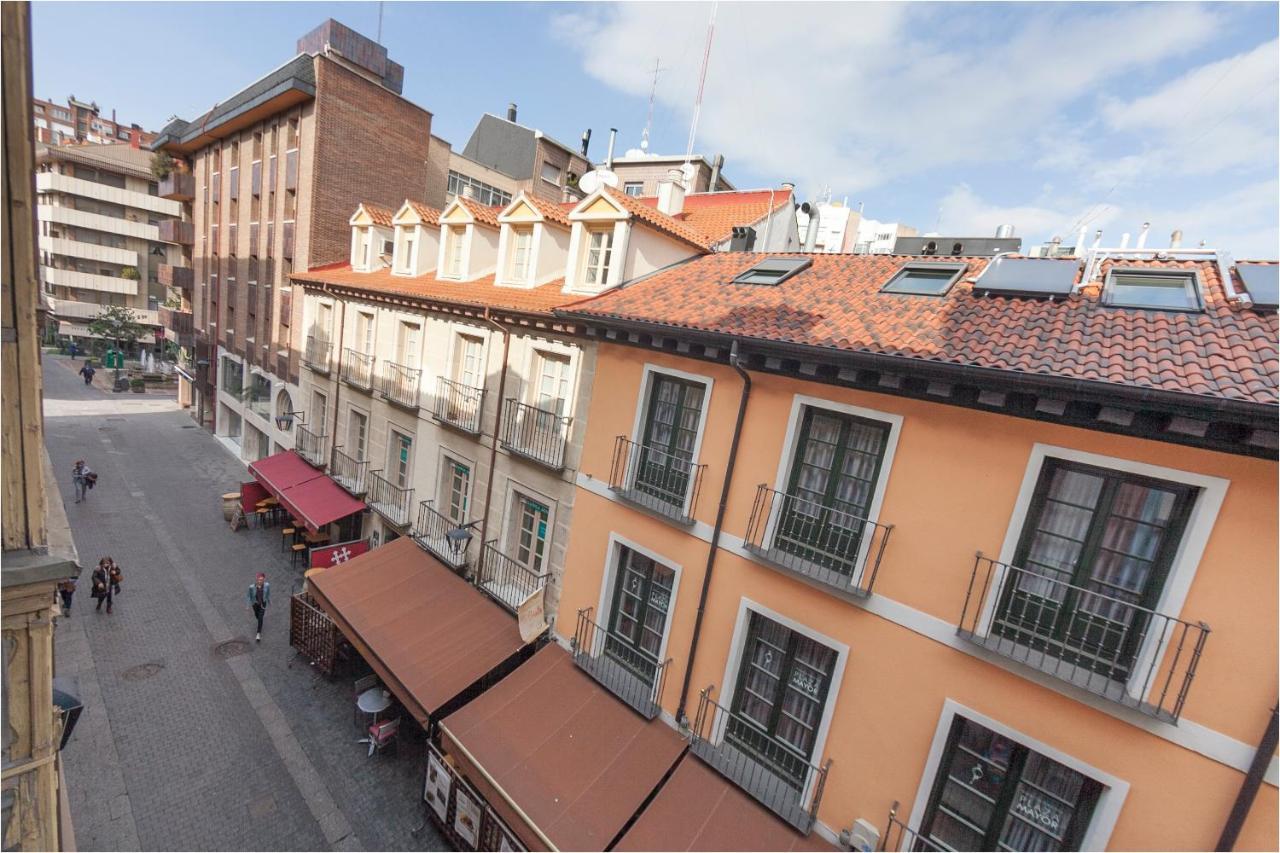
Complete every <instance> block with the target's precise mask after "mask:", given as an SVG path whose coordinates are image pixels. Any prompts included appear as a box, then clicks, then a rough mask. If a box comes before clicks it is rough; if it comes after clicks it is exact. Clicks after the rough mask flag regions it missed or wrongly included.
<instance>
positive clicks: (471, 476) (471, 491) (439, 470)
mask: <svg viewBox="0 0 1280 853" xmlns="http://www.w3.org/2000/svg"><path fill="white" fill-rule="evenodd" d="M451 459H452V460H453V461H454V462H457V463H459V464H462V465H466V466H467V470H468V472H469V473H468V474H467V495H466V502H467V514H468V515H470V514H472V513H474V512H475V511H476V507H475V502H474V501H475V491H476V476H475V474H476V462H475V460H474V459H472V458H470V457H469V456H467V455H466V454H465V453H459V452H458V451H456V450H454V449H453V448H452V447H449V446H448V445H445V444H440V445H437V447H436V475H435V481H436V488H435V493H434V497H433V500H434V502H435V505H436V507H435V508H436V512H438V513H440V514H441V515H447V513H445V511H444V503H443V501H444V498H445V495H444V494H443V493H442V492H441V487H442V486H443V485H444V483H443V481H444V470H445V465H447V464H448V462H449V460H451ZM462 523H463V524H465V523H466V519H465V518H464V519H463V520H462Z"/></svg>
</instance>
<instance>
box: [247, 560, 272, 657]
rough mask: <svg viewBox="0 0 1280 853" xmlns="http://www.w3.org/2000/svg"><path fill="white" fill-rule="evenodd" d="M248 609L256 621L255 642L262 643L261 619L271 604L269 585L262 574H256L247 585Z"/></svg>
mask: <svg viewBox="0 0 1280 853" xmlns="http://www.w3.org/2000/svg"><path fill="white" fill-rule="evenodd" d="M247 598H248V601H249V608H250V609H251V610H252V611H253V616H254V618H255V619H257V620H258V634H257V636H256V637H255V638H254V639H255V640H256V641H257V642H259V643H261V642H262V617H263V616H265V615H266V613H267V605H268V604H270V603H271V584H269V583H267V576H266V575H264V574H263V573H262V572H258V577H257V578H255V579H254V582H253V583H251V584H250V585H249V594H248V596H247Z"/></svg>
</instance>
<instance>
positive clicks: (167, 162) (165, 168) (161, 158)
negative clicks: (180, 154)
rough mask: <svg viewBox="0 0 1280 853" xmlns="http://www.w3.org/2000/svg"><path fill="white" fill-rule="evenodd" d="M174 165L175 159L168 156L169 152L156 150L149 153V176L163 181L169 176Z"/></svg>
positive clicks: (175, 163)
mask: <svg viewBox="0 0 1280 853" xmlns="http://www.w3.org/2000/svg"><path fill="white" fill-rule="evenodd" d="M176 165H177V161H175V160H174V159H173V158H172V157H170V156H169V152H167V151H157V152H156V153H154V154H152V155H151V177H153V178H155V179H156V180H157V181H163V180H164V179H165V178H167V177H169V175H170V173H172V172H173V169H174V167H175V166H176Z"/></svg>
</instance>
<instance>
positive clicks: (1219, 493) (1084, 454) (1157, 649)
mask: <svg viewBox="0 0 1280 853" xmlns="http://www.w3.org/2000/svg"><path fill="white" fill-rule="evenodd" d="M1047 458H1052V459H1060V460H1063V461H1065V462H1078V463H1081V464H1084V465H1092V466H1094V467H1096V468H1103V469H1105V470H1108V471H1116V472H1118V473H1124V474H1138V475H1140V476H1143V477H1151V478H1153V479H1157V480H1169V481H1171V482H1175V483H1181V484H1184V485H1188V486H1194V487H1196V488H1198V489H1200V494H1199V495H1197V497H1196V500H1195V502H1194V504H1193V505H1192V507H1191V513H1190V515H1189V516H1188V517H1187V524H1186V527H1185V528H1184V530H1183V533H1182V540H1181V541H1180V542H1179V543H1178V550H1177V552H1176V553H1175V554H1174V557H1173V561H1172V562H1171V563H1170V565H1169V574H1168V576H1167V577H1166V578H1165V582H1164V589H1163V590H1161V592H1160V598H1159V600H1158V601H1156V603H1155V604H1154V605H1153V607H1152V609H1153V610H1155V611H1157V612H1160V613H1166V614H1168V615H1170V616H1173V617H1176V618H1182V609H1183V607H1184V605H1185V604H1186V600H1187V594H1188V593H1189V592H1190V590H1191V584H1192V582H1193V581H1194V580H1195V576H1196V571H1197V570H1198V569H1199V566H1200V559H1201V558H1202V557H1203V556H1204V549H1205V547H1206V546H1207V545H1208V543H1209V537H1210V536H1211V535H1212V533H1213V528H1214V525H1215V524H1216V523H1217V519H1218V512H1219V511H1220V510H1221V509H1222V502H1223V500H1224V499H1225V498H1226V494H1227V487H1228V486H1229V485H1230V483H1231V481H1230V480H1226V479H1223V478H1221V477H1213V476H1210V475H1208V474H1197V473H1195V472H1192V471H1182V470H1179V469H1176V468H1166V467H1164V466H1162V465H1152V464H1150V463H1147V462H1137V461H1134V460H1132V459H1124V458H1121V457H1117V456H1104V455H1102V454H1098V453H1090V452H1088V451H1084V450H1075V449H1072V448H1069V447H1058V446H1055V445H1052V444H1043V443H1040V442H1036V443H1035V444H1034V445H1032V448H1031V453H1030V454H1029V456H1028V457H1027V467H1026V471H1025V472H1024V473H1023V475H1022V486H1021V488H1020V489H1019V490H1018V498H1017V500H1016V501H1015V502H1014V506H1013V512H1012V514H1011V515H1010V517H1009V526H1008V528H1007V529H1006V531H1005V537H1004V543H1003V544H1002V545H1001V546H1000V556H999V562H1001V563H1005V564H1007V565H1011V561H1012V560H1013V556H1014V553H1015V552H1016V551H1017V549H1018V540H1019V539H1020V538H1021V537H1022V529H1023V525H1025V524H1026V520H1027V512H1028V510H1029V509H1030V508H1031V498H1032V496H1033V494H1034V493H1035V488H1036V483H1037V482H1038V481H1039V479H1040V471H1041V469H1042V468H1043V467H1044V462H1045V460H1046V459H1047ZM996 586H997V585H995V584H992V588H991V589H989V590H988V591H987V596H986V599H985V600H984V601H983V602H982V610H981V611H980V613H981V615H980V617H979V620H978V627H977V633H978V635H979V636H986V635H987V634H988V633H989V632H990V630H991V623H992V621H993V620H994V618H995V610H996V604H997V603H998V600H999V597H1000V590H999V589H998V588H996ZM1171 642H1172V636H1170V637H1167V638H1164V639H1161V638H1160V637H1158V636H1154V635H1152V636H1148V637H1147V638H1146V639H1145V640H1144V641H1143V643H1142V646H1141V647H1140V648H1139V649H1138V653H1137V655H1135V656H1134V663H1133V666H1132V667H1131V671H1132V672H1143V671H1145V670H1146V669H1147V668H1148V667H1150V666H1151V663H1152V661H1157V660H1161V659H1163V657H1164V654H1165V652H1166V651H1167V650H1168V647H1169V644H1170V643H1171ZM1140 681H1142V679H1135V678H1130V679H1129V682H1128V683H1127V684H1126V685H1125V691H1126V692H1127V693H1128V695H1129V696H1131V697H1132V698H1134V699H1139V700H1141V699H1144V698H1145V697H1144V695H1143V694H1144V692H1146V691H1143V690H1142V685H1141V684H1140V683H1138V682H1140ZM1152 681H1153V682H1154V681H1156V680H1155V679H1153V680H1152ZM1157 687H1158V685H1157V684H1155V683H1152V684H1151V685H1150V687H1149V690H1155V689H1157Z"/></svg>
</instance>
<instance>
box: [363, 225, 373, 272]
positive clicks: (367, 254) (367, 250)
mask: <svg viewBox="0 0 1280 853" xmlns="http://www.w3.org/2000/svg"><path fill="white" fill-rule="evenodd" d="M372 251H373V235H372V234H370V233H369V229H368V228H364V229H361V232H360V268H361V269H366V270H367V269H369V266H370V264H372V262H373V258H372V257H371V253H372Z"/></svg>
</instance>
